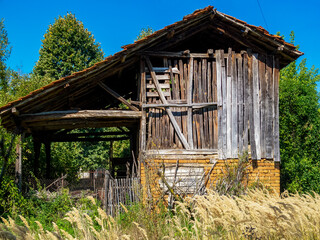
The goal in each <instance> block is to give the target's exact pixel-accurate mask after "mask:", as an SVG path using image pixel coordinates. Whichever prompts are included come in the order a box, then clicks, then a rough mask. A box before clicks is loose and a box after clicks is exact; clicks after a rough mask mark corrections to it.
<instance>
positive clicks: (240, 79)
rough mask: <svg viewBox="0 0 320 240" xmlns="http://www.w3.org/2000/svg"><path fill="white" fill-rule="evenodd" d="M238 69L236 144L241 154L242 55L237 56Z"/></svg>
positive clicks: (242, 105)
mask: <svg viewBox="0 0 320 240" xmlns="http://www.w3.org/2000/svg"><path fill="white" fill-rule="evenodd" d="M237 70H238V146H239V155H240V156H241V155H242V154H243V137H244V114H243V107H244V102H243V96H244V94H243V73H242V70H243V68H242V57H239V58H237Z"/></svg>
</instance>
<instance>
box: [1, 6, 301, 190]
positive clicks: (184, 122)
mask: <svg viewBox="0 0 320 240" xmlns="http://www.w3.org/2000/svg"><path fill="white" fill-rule="evenodd" d="M302 54H303V53H301V52H299V51H298V50H296V47H295V46H293V45H292V44H290V43H287V42H285V41H284V40H283V39H282V38H281V37H280V36H276V35H271V34H269V33H268V32H267V31H266V30H265V29H263V28H262V27H256V26H253V25H250V24H247V23H246V22H243V21H241V20H238V19H236V18H233V17H231V16H228V15H226V14H223V13H221V12H219V11H217V10H215V9H213V7H211V6H209V7H206V8H204V9H202V10H197V11H195V12H194V13H192V14H190V15H187V16H185V17H184V18H183V20H181V21H179V22H176V23H174V24H172V25H169V26H167V27H165V28H163V29H161V30H159V31H156V32H155V33H153V34H152V35H150V36H147V37H145V38H143V39H141V40H139V41H136V42H134V43H133V44H129V45H126V46H124V47H123V50H122V51H120V52H118V53H116V54H114V55H113V56H110V57H107V58H106V59H105V60H104V61H102V62H99V63H97V64H95V65H94V66H93V67H90V68H88V69H85V70H83V71H80V72H76V73H74V74H72V75H71V76H67V77H64V78H62V79H59V80H56V81H54V82H52V83H50V84H49V85H47V86H44V87H42V88H40V89H38V90H36V91H34V92H31V93H30V94H29V95H27V96H25V97H22V98H20V99H18V100H16V101H13V102H11V103H9V104H7V105H6V106H3V107H1V108H0V116H1V124H2V126H4V127H5V128H6V129H7V130H8V131H12V132H14V131H16V132H18V133H19V134H28V135H32V137H33V139H34V146H35V151H36V153H37V154H35V156H36V157H35V161H34V169H35V171H37V170H38V164H39V163H38V160H37V158H38V154H39V146H40V143H44V144H45V145H46V149H47V150H46V151H47V153H48V154H47V155H48V157H47V163H46V166H47V174H48V175H49V174H50V143H51V142H54V141H101V140H107V141H116V140H117V138H118V137H117V134H118V135H123V134H125V135H126V136H127V137H128V138H130V139H131V148H132V150H133V152H134V156H135V158H137V159H138V162H139V173H140V177H141V182H142V183H143V184H145V182H146V177H147V176H146V174H145V173H146V167H148V166H149V165H151V164H152V165H153V166H156V167H157V166H158V167H160V165H161V166H163V165H164V166H165V171H164V174H165V175H166V177H167V179H170V178H171V180H168V181H169V182H170V181H174V179H176V178H177V179H178V178H179V179H182V178H183V179H184V180H185V182H186V186H187V185H188V182H190V181H192V180H194V179H197V178H199V177H201V176H202V175H203V174H204V173H208V172H209V171H210V174H212V175H218V174H221V170H220V169H221V168H222V167H223V164H224V161H225V160H230V161H234V160H236V159H238V158H239V156H240V155H242V154H244V153H245V152H248V153H249V158H250V161H251V163H252V164H251V168H250V169H249V171H250V178H251V179H253V180H254V179H255V178H256V177H257V176H258V177H259V179H260V180H261V181H262V182H264V183H265V184H267V185H269V186H272V187H274V188H275V189H276V190H277V191H279V189H280V172H279V171H280V170H279V162H280V151H279V108H278V104H279V100H278V99H279V70H280V69H281V68H283V67H285V66H286V65H288V64H289V63H290V62H292V61H294V60H295V59H297V58H298V57H299V56H301V55H302ZM120 102H121V103H122V104H124V105H126V106H127V109H126V110H124V109H123V108H122V109H121V108H119V103H120ZM102 127H126V129H129V131H123V132H121V133H120V134H119V133H111V135H110V134H108V135H107V134H104V135H103V134H100V135H97V134H96V135H94V136H88V135H89V134H87V135H86V134H82V135H81V134H75V133H70V131H71V130H72V129H81V128H102ZM112 134H113V135H112ZM102 135H103V136H102ZM88 137H90V138H88ZM105 138H107V139H105ZM177 160H179V161H177ZM128 161H129V162H131V164H132V159H129V160H128ZM18 162H19V161H18ZM177 163H178V164H179V168H178V170H177V172H175V169H176V165H177ZM115 164H116V163H115ZM19 169H21V159H20V165H19V164H18V165H17V171H18V172H19V171H20V170H19ZM174 175H176V176H177V177H176V176H175V177H174V179H173V176H174ZM186 186H185V187H186ZM181 187H182V188H183V184H181ZM188 187H190V186H188Z"/></svg>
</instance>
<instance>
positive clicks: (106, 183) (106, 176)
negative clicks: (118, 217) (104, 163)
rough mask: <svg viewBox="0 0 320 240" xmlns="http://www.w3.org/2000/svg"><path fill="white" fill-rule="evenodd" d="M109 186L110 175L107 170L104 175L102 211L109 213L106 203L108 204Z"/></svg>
mask: <svg viewBox="0 0 320 240" xmlns="http://www.w3.org/2000/svg"><path fill="white" fill-rule="evenodd" d="M109 184H110V173H109V171H108V170H106V171H105V173H104V211H106V212H107V213H110V212H109V208H108V205H109V204H108V203H109V190H110V189H109Z"/></svg>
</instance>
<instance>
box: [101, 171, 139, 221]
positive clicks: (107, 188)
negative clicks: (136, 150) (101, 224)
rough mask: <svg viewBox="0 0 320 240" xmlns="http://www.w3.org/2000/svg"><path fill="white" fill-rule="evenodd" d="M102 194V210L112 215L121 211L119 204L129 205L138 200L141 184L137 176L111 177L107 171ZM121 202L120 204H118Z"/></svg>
mask: <svg viewBox="0 0 320 240" xmlns="http://www.w3.org/2000/svg"><path fill="white" fill-rule="evenodd" d="M102 191H103V194H102V202H103V206H104V210H105V211H106V212H107V213H108V214H110V215H112V216H114V215H115V214H116V213H118V212H122V211H123V207H122V206H121V204H122V205H124V206H130V205H132V204H133V203H134V202H138V201H139V200H140V193H141V185H140V180H139V178H137V177H132V178H112V177H111V176H110V174H109V173H108V171H106V174H105V182H104V188H103V190H102ZM120 203H121V204H120Z"/></svg>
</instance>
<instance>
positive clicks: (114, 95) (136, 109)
mask: <svg viewBox="0 0 320 240" xmlns="http://www.w3.org/2000/svg"><path fill="white" fill-rule="evenodd" d="M98 85H99V86H100V87H101V88H103V89H104V90H105V91H106V92H108V93H109V94H110V95H112V96H113V97H115V98H116V99H118V100H119V101H120V102H122V103H123V104H125V105H126V106H127V107H128V108H130V109H131V110H133V111H139V109H138V108H136V107H135V106H133V105H131V103H129V102H128V101H127V100H126V99H124V98H123V97H121V96H120V95H119V94H118V93H116V92H115V91H113V90H112V89H111V88H109V87H108V86H107V85H106V84H104V83H103V82H101V81H100V82H98Z"/></svg>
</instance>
